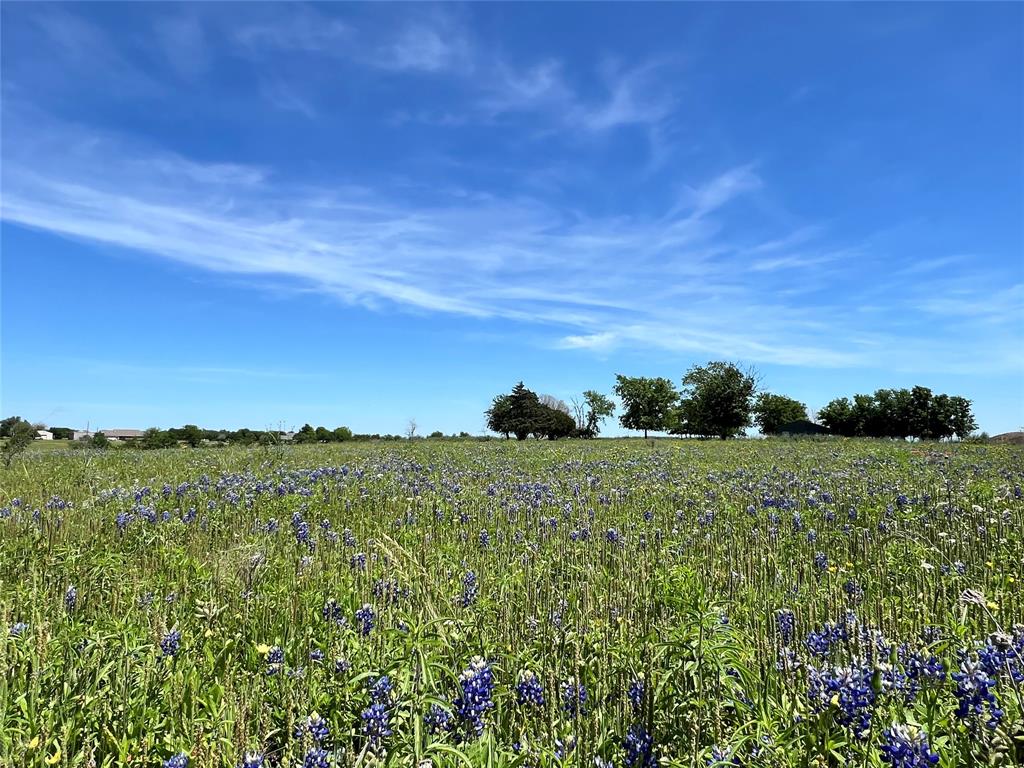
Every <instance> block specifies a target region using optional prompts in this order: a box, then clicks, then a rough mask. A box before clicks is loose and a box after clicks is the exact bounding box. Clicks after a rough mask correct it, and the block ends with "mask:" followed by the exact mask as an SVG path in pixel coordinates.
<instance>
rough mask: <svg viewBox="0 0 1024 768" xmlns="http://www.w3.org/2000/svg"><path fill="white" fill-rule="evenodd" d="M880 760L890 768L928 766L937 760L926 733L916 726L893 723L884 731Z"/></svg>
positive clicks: (937, 757)
mask: <svg viewBox="0 0 1024 768" xmlns="http://www.w3.org/2000/svg"><path fill="white" fill-rule="evenodd" d="M880 749H881V752H882V760H883V761H885V762H887V763H889V765H891V766H892V768H928V766H932V765H935V764H937V763H938V762H939V756H938V754H937V753H935V752H932V749H931V745H930V744H929V743H928V735H927V734H926V733H925V732H924V731H922V730H921V729H920V728H918V727H917V726H913V725H894V726H893V727H892V728H889V729H888V730H886V732H885V743H884V744H883V745H882V746H881V748H880Z"/></svg>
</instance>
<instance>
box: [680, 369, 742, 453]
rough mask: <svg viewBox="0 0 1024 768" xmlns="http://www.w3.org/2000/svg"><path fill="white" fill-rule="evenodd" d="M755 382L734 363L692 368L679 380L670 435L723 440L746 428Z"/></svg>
mask: <svg viewBox="0 0 1024 768" xmlns="http://www.w3.org/2000/svg"><path fill="white" fill-rule="evenodd" d="M756 392H757V379H756V377H755V374H754V372H753V371H749V370H748V371H744V370H741V369H740V368H739V366H737V365H736V364H735V363H729V362H723V361H721V360H716V361H712V362H710V363H708V364H707V365H703V366H701V365H695V366H693V367H692V368H691V369H690V370H689V371H687V373H686V376H684V377H683V393H682V397H681V399H680V402H679V423H678V425H677V426H676V427H675V430H674V431H677V432H681V433H683V434H688V435H701V436H702V437H720V438H721V439H722V440H725V439H726V438H729V437H734V436H736V435H738V434H740V433H741V432H742V431H743V429H744V428H745V427H748V426H750V417H751V413H752V412H753V408H754V394H755V393H756Z"/></svg>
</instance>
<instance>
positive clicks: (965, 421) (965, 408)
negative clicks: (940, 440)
mask: <svg viewBox="0 0 1024 768" xmlns="http://www.w3.org/2000/svg"><path fill="white" fill-rule="evenodd" d="M949 404H950V412H951V416H950V426H951V427H952V429H953V431H952V434H954V435H956V436H957V437H958V438H960V439H961V440H965V439H966V438H967V437H968V436H969V435H970V434H971V433H972V432H973V431H974V430H976V429H977V428H978V422H977V420H975V418H974V413H973V412H972V411H971V401H970V400H968V399H967V398H966V397H960V396H959V395H954V396H953V397H951V398H949Z"/></svg>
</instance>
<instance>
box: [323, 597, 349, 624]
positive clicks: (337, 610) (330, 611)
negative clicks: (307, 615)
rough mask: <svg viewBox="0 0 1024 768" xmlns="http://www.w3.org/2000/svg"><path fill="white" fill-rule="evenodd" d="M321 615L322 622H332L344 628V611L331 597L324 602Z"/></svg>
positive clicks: (345, 622)
mask: <svg viewBox="0 0 1024 768" xmlns="http://www.w3.org/2000/svg"><path fill="white" fill-rule="evenodd" d="M321 613H322V615H323V617H324V621H328V622H333V623H335V624H337V625H338V626H344V625H345V624H347V623H348V622H347V621H346V620H345V615H344V609H343V608H342V607H341V606H340V605H338V601H337V600H335V599H334V598H333V597H331V598H328V599H327V600H326V601H324V607H323V610H322V611H321Z"/></svg>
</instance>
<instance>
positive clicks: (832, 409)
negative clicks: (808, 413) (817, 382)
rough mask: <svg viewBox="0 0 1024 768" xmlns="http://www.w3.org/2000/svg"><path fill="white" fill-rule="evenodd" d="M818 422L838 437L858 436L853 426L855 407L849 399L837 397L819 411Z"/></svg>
mask: <svg viewBox="0 0 1024 768" xmlns="http://www.w3.org/2000/svg"><path fill="white" fill-rule="evenodd" d="M818 421H820V422H821V423H822V424H824V425H825V426H826V427H828V428H829V431H830V432H832V433H833V434H836V435H843V436H845V437H852V436H853V435H855V434H856V430H855V429H854V424H853V406H852V405H850V399H849V398H848V397H837V398H836V399H835V400H832V401H830V402H829V403H828V405H826V406H825V407H824V408H822V409H821V410H820V411H818Z"/></svg>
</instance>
